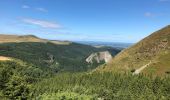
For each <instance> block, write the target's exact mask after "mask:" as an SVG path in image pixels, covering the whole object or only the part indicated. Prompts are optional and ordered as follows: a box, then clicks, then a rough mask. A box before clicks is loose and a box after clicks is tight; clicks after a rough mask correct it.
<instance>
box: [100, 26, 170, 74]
mask: <svg viewBox="0 0 170 100" xmlns="http://www.w3.org/2000/svg"><path fill="white" fill-rule="evenodd" d="M150 62H151V64H149V65H148V66H147V67H146V68H145V69H143V70H142V71H141V72H143V73H146V74H155V75H163V74H166V73H168V72H169V71H170V26H167V27H165V28H163V29H161V30H159V31H157V32H154V33H153V34H151V35H150V36H148V37H146V38H144V39H143V40H141V41H140V42H139V43H137V44H136V45H134V46H132V47H130V48H128V49H125V50H123V51H122V52H121V53H119V54H118V55H117V56H115V57H114V58H113V60H112V62H111V63H109V64H108V65H106V66H104V67H101V68H99V69H97V70H100V71H103V70H104V71H110V70H112V71H123V72H124V71H131V72H134V71H135V70H137V69H139V68H141V67H142V66H145V65H147V64H148V63H150Z"/></svg>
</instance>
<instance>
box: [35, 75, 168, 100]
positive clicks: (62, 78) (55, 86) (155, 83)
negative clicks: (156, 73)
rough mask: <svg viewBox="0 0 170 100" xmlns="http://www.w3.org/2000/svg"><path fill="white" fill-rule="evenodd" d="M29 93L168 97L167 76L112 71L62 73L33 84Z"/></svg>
mask: <svg viewBox="0 0 170 100" xmlns="http://www.w3.org/2000/svg"><path fill="white" fill-rule="evenodd" d="M33 92H34V95H33V97H37V98H47V97H48V98H53V99H56V100H57V98H67V99H73V100H77V99H75V98H74V97H72V95H73V94H74V95H79V96H82V95H83V96H84V98H83V97H82V98H83V99H82V100H97V99H99V98H100V99H104V100H167V99H169V98H170V77H165V78H160V77H151V76H145V75H137V76H133V75H131V74H115V73H114V74H113V73H93V74H87V73H74V74H72V73H62V74H58V75H56V76H55V77H53V78H50V79H45V80H43V81H41V82H38V83H36V84H35V85H34V87H33ZM68 93H70V94H68ZM79 96H77V97H79ZM67 99H65V100H67ZM61 100H64V99H61Z"/></svg>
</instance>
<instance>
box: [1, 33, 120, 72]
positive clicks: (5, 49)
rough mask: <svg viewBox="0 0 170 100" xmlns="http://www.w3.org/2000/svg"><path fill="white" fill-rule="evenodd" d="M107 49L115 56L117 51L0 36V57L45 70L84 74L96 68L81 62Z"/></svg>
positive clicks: (36, 39)
mask: <svg viewBox="0 0 170 100" xmlns="http://www.w3.org/2000/svg"><path fill="white" fill-rule="evenodd" d="M105 50H110V51H111V52H112V54H117V52H119V50H117V49H113V48H112V49H110V48H95V47H92V46H88V45H82V44H77V43H71V42H62V41H50V40H45V39H40V38H37V37H35V36H32V35H29V36H14V35H12V36H11V35H10V36H9V35H6V36H5V35H0V56H5V57H12V58H17V59H20V60H23V61H24V62H27V63H30V64H33V65H35V66H38V67H40V68H41V69H45V70H47V69H48V70H52V71H54V72H58V71H86V70H89V69H92V68H95V67H97V65H93V64H88V63H86V62H85V59H86V58H87V57H88V56H89V55H90V54H91V53H94V52H99V51H105Z"/></svg>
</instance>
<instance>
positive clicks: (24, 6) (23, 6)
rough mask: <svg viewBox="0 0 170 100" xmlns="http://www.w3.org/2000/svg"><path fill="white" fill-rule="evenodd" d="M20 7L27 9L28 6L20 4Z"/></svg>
mask: <svg viewBox="0 0 170 100" xmlns="http://www.w3.org/2000/svg"><path fill="white" fill-rule="evenodd" d="M22 8H24V9H29V8H30V6H28V5H22Z"/></svg>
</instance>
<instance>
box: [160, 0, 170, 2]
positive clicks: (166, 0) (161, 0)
mask: <svg viewBox="0 0 170 100" xmlns="http://www.w3.org/2000/svg"><path fill="white" fill-rule="evenodd" d="M159 1H160V2H168V1H170V0H159Z"/></svg>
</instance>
